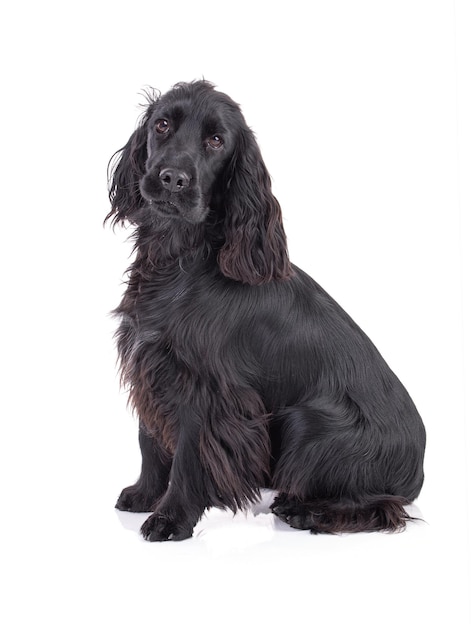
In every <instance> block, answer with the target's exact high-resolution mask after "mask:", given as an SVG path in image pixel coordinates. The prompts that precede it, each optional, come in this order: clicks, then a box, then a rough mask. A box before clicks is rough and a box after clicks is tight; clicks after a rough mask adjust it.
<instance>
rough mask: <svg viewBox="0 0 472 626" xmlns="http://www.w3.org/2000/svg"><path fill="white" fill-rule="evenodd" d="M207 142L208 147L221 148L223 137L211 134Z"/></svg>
mask: <svg viewBox="0 0 472 626" xmlns="http://www.w3.org/2000/svg"><path fill="white" fill-rule="evenodd" d="M207 143H208V145H209V146H210V148H213V149H214V150H218V148H221V146H222V145H223V139H221V137H220V136H219V135H213V137H210V138H209V139H208V140H207Z"/></svg>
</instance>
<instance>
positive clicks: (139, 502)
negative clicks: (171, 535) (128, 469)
mask: <svg viewBox="0 0 472 626" xmlns="http://www.w3.org/2000/svg"><path fill="white" fill-rule="evenodd" d="M156 500H157V498H156V496H155V494H153V495H150V494H149V493H146V492H145V491H143V490H142V489H141V488H140V486H139V484H136V485H131V487H126V488H125V489H123V491H122V492H121V494H120V497H119V498H118V500H117V502H116V504H115V507H116V508H117V509H119V510H120V511H132V512H133V513H147V512H148V511H153V510H154V508H155V506H156Z"/></svg>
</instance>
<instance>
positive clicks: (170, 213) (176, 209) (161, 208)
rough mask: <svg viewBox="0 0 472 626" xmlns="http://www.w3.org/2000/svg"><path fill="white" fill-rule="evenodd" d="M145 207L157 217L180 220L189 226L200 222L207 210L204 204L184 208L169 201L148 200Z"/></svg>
mask: <svg viewBox="0 0 472 626" xmlns="http://www.w3.org/2000/svg"><path fill="white" fill-rule="evenodd" d="M147 206H148V207H149V208H150V209H151V211H153V212H154V213H155V214H156V215H157V216H159V217H164V218H172V219H177V220H179V219H180V220H184V221H185V222H190V223H191V224H198V223H199V222H202V221H203V220H204V219H205V217H206V215H207V213H208V210H209V209H208V207H207V206H206V205H205V204H200V203H197V204H196V205H195V206H192V207H188V208H186V207H185V206H180V205H178V204H176V203H175V202H172V201H171V200H155V199H153V200H148V201H147Z"/></svg>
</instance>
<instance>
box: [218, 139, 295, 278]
mask: <svg viewBox="0 0 472 626" xmlns="http://www.w3.org/2000/svg"><path fill="white" fill-rule="evenodd" d="M229 168H230V178H229V181H228V184H227V190H226V195H225V200H224V202H225V212H226V215H225V224H224V235H225V242H224V244H223V246H222V248H221V249H220V251H219V254H218V263H219V266H220V270H221V272H222V273H223V274H224V275H225V276H227V277H228V278H232V279H233V280H237V281H239V282H242V283H246V284H250V285H260V284H263V283H267V282H269V281H271V280H278V279H284V278H288V277H289V276H290V275H291V273H292V270H291V265H290V262H289V259H288V253H287V242H286V237H285V232H284V228H283V225H282V214H281V211H280V205H279V203H278V202H277V200H276V198H275V197H274V196H273V194H272V190H271V183H270V176H269V173H268V171H267V169H266V166H265V164H264V162H263V160H262V156H261V153H260V150H259V147H258V145H257V143H256V140H255V138H254V135H253V134H252V132H251V131H250V130H249V129H248V128H246V129H244V130H243V131H242V133H241V134H240V137H239V145H238V146H237V148H236V150H235V153H234V155H233V158H232V161H231V163H230V164H229Z"/></svg>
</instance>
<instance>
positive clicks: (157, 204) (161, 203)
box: [148, 200, 180, 217]
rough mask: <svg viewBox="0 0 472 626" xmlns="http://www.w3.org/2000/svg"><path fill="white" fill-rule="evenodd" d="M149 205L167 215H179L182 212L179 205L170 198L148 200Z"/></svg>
mask: <svg viewBox="0 0 472 626" xmlns="http://www.w3.org/2000/svg"><path fill="white" fill-rule="evenodd" d="M148 206H149V208H151V209H156V210H157V211H158V212H159V213H163V214H164V215H166V216H170V215H175V216H176V217H177V216H178V215H179V214H180V209H179V207H178V206H177V205H176V204H175V203H174V202H171V201H170V200H148Z"/></svg>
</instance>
